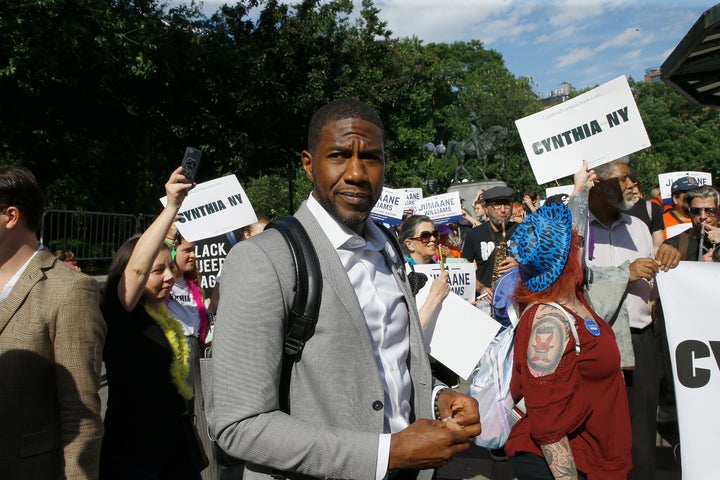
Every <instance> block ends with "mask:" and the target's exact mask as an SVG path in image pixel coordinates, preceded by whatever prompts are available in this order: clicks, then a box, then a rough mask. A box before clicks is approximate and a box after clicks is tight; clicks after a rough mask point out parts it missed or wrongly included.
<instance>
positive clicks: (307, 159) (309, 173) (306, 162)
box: [302, 150, 313, 182]
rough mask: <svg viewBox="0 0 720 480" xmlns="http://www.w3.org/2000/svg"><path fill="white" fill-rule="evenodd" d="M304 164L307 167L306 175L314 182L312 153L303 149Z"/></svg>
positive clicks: (304, 167)
mask: <svg viewBox="0 0 720 480" xmlns="http://www.w3.org/2000/svg"><path fill="white" fill-rule="evenodd" d="M302 165H303V169H305V176H306V177H307V179H308V180H310V181H311V182H312V179H313V171H312V154H311V153H310V152H308V151H307V150H303V151H302Z"/></svg>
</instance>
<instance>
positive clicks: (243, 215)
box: [160, 175, 257, 242]
mask: <svg viewBox="0 0 720 480" xmlns="http://www.w3.org/2000/svg"><path fill="white" fill-rule="evenodd" d="M160 201H161V202H162V204H163V206H165V205H166V204H167V197H163V198H161V199H160ZM178 215H180V216H181V217H182V219H181V220H179V221H177V222H175V225H176V226H177V228H178V230H179V231H180V234H181V235H182V236H183V238H185V239H186V240H188V241H190V242H195V241H197V240H202V239H204V238H210V237H216V236H218V235H222V234H223V233H226V232H229V231H232V230H235V229H238V228H241V227H244V226H245V225H250V224H251V223H255V222H257V217H256V216H255V211H254V210H253V207H252V205H251V204H250V200H249V199H248V197H247V195H245V191H244V190H243V189H242V187H241V186H240V182H238V179H237V178H236V177H235V175H228V176H226V177H221V178H216V179H214V180H210V181H209V182H203V183H199V184H197V185H196V186H195V188H193V189H192V190H190V192H189V193H188V196H187V197H186V198H185V200H184V201H183V204H182V206H181V207H180V212H179V214H178Z"/></svg>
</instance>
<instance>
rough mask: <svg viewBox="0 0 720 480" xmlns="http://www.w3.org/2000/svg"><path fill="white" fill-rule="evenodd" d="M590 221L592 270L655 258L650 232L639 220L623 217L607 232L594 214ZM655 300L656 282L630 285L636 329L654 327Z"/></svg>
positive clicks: (588, 262)
mask: <svg viewBox="0 0 720 480" xmlns="http://www.w3.org/2000/svg"><path fill="white" fill-rule="evenodd" d="M588 217H589V221H590V229H589V231H588V234H587V238H586V239H585V241H586V243H587V245H586V248H585V262H586V265H587V266H588V267H591V268H592V267H593V266H599V267H607V266H612V267H617V266H620V265H622V264H623V263H625V262H626V261H630V262H631V263H632V262H633V261H634V260H636V259H638V258H653V257H654V253H653V252H654V249H653V243H652V236H651V235H650V230H648V227H647V225H645V223H643V221H642V220H640V219H639V218H636V217H631V216H630V215H626V214H624V213H621V214H620V217H619V218H618V219H617V220H615V221H614V222H613V223H612V225H611V226H610V228H607V227H606V226H605V225H603V224H602V223H601V222H600V221H599V220H597V218H595V216H594V215H593V214H592V213H589V215H588ZM591 256H592V258H590V257H591ZM655 298H657V289H656V287H655V282H654V281H648V280H645V279H639V280H636V281H634V282H630V283H628V286H627V298H626V299H625V304H626V305H627V310H628V316H629V318H630V326H631V327H632V328H645V327H647V326H648V325H650V323H652V317H651V316H650V300H654V299H655Z"/></svg>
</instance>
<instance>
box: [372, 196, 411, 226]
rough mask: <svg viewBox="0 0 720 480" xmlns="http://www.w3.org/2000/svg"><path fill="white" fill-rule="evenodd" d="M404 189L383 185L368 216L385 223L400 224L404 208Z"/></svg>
mask: <svg viewBox="0 0 720 480" xmlns="http://www.w3.org/2000/svg"><path fill="white" fill-rule="evenodd" d="M405 197H406V194H405V191H404V190H396V189H394V188H388V187H383V190H382V193H381V194H380V198H378V201H377V202H376V203H375V206H374V207H373V209H372V210H371V211H370V218H372V219H373V220H375V221H378V222H381V223H385V224H387V225H400V222H401V221H402V218H403V210H404V209H405Z"/></svg>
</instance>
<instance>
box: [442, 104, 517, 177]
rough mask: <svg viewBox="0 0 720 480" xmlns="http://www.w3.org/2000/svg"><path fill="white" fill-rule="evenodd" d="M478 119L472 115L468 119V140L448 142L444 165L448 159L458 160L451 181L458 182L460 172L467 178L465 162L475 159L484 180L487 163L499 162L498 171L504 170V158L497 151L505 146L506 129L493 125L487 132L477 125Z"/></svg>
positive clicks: (468, 174)
mask: <svg viewBox="0 0 720 480" xmlns="http://www.w3.org/2000/svg"><path fill="white" fill-rule="evenodd" d="M479 120H480V117H479V116H478V115H477V114H475V113H473V114H472V116H471V117H470V138H469V139H467V140H465V141H464V142H455V141H450V142H449V143H448V146H447V152H446V154H445V164H446V165H447V163H448V161H449V160H450V157H452V156H453V155H455V156H456V157H457V159H458V166H457V168H456V169H455V178H454V180H453V181H455V182H459V181H460V179H459V178H458V174H459V173H460V171H463V172H465V176H466V177H467V178H469V177H470V172H468V171H467V169H466V168H465V160H466V159H468V160H469V159H471V158H475V159H477V160H478V161H479V162H481V164H482V165H481V172H482V176H483V179H484V180H487V179H488V177H487V175H486V174H485V170H486V169H487V166H488V163H489V162H500V168H499V171H503V170H504V168H505V157H504V156H503V155H502V154H501V153H500V152H499V150H500V149H501V148H502V147H503V146H504V145H505V141H506V140H507V136H508V131H507V128H505V127H501V126H499V125H495V126H492V127H490V128H489V129H488V130H487V131H483V129H482V128H481V127H480V125H479V124H478V122H479Z"/></svg>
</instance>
